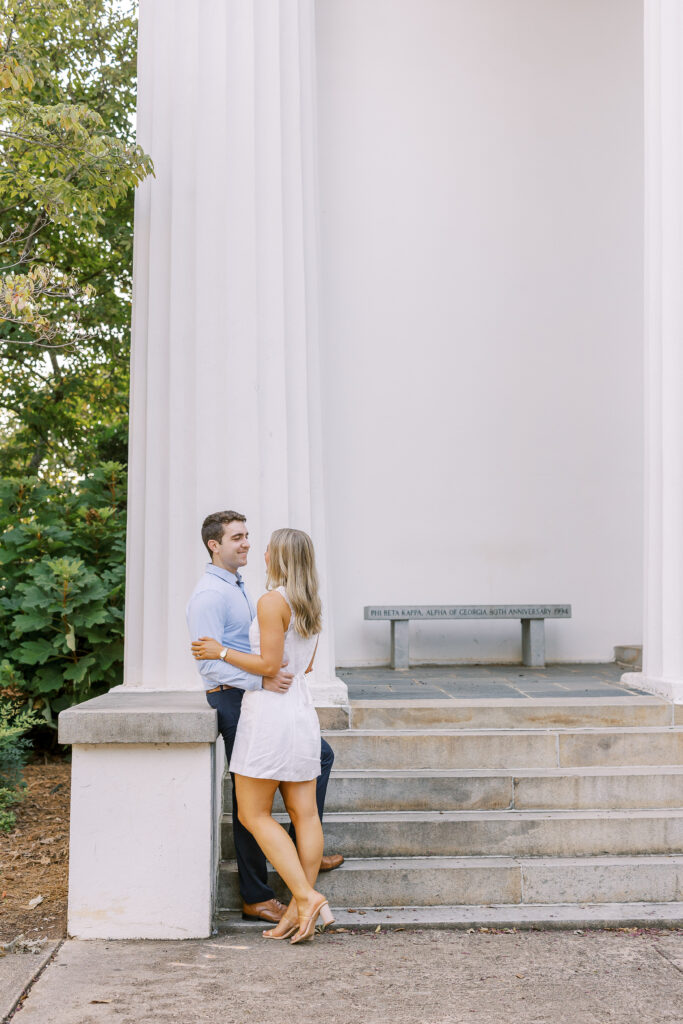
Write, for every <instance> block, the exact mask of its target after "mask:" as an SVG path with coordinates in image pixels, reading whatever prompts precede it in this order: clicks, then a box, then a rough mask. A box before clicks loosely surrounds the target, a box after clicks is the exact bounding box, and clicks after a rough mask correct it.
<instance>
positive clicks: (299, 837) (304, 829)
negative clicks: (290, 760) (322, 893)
mask: <svg viewBox="0 0 683 1024" xmlns="http://www.w3.org/2000/svg"><path fill="white" fill-rule="evenodd" d="M315 787H316V780H315V779H313V780H312V781H311V782H281V783H280V792H281V793H282V799H283V800H284V802H285V807H286V808H287V813H288V814H289V817H290V818H291V820H292V823H293V824H294V828H295V829H296V850H297V853H298V855H299V860H300V862H301V866H302V868H303V869H304V873H305V875H306V878H307V879H308V881H309V882H310V884H311V885H312V886H315V882H316V879H317V877H318V872H319V870H320V860H321V858H322V855H323V830H322V825H321V824H320V817H319V815H318V808H317V805H316V799H315ZM299 829H301V831H299ZM296 919H297V903H296V900H295V899H294V898H293V897H292V900H291V901H290V903H289V906H288V907H287V909H286V911H285V913H284V915H283V917H282V921H281V922H280V924H279V925H277V926H276V927H275V928H272V929H271V930H270V932H269V933H268V934H269V935H270V936H271V937H273V938H280V936H281V935H283V934H285V933H287V932H288V930H289V927H290V922H293V921H295V920H296Z"/></svg>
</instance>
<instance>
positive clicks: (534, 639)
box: [522, 619, 545, 668]
mask: <svg viewBox="0 0 683 1024" xmlns="http://www.w3.org/2000/svg"><path fill="white" fill-rule="evenodd" d="M522 661H523V662H524V664H525V665H529V666H533V667H534V668H545V619H522Z"/></svg>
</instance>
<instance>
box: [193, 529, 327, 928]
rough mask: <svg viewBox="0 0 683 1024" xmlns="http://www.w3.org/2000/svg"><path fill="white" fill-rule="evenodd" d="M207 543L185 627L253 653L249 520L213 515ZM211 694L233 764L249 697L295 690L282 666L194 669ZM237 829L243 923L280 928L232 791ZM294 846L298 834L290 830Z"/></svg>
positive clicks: (321, 791)
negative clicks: (259, 671) (245, 578)
mask: <svg viewBox="0 0 683 1024" xmlns="http://www.w3.org/2000/svg"><path fill="white" fill-rule="evenodd" d="M202 541H203V542H204V545H205V547H206V550H207V551H208V553H209V557H210V559H211V561H210V563H209V564H208V565H207V567H206V571H205V573H204V575H203V576H202V578H201V579H200V581H199V583H198V584H197V586H196V587H195V588H194V591H193V592H192V596H191V597H190V601H189V604H188V606H187V624H188V628H189V630H190V638H191V639H192V640H198V639H199V638H200V637H202V636H211V637H214V638H215V639H216V640H219V641H220V642H221V643H222V644H223V646H224V647H226V648H227V647H231V648H233V650H236V651H244V652H246V653H249V651H250V650H251V647H250V645H249V626H250V625H251V622H252V619H253V618H254V617H255V615H256V608H255V607H254V605H253V603H252V601H251V598H250V597H249V595H248V594H247V591H246V589H245V586H244V583H243V582H242V577H241V576H240V572H239V570H240V569H241V568H243V567H244V566H245V565H246V564H247V556H248V554H249V547H250V544H249V532H248V530H247V521H246V518H245V516H243V515H241V514H240V513H239V512H231V511H230V512H215V513H213V515H210V516H207V517H206V519H205V520H204V522H203V524H202ZM197 666H198V668H199V672H200V674H201V676H202V680H203V682H204V686H205V689H206V695H207V700H208V702H209V704H210V705H211V707H212V708H215V709H216V712H217V714H218V729H219V731H220V733H221V735H222V737H223V740H224V742H225V755H226V757H227V759H228V763H230V758H231V756H232V748H233V744H234V742H235V733H236V731H237V723H238V722H239V717H240V708H241V704H242V697H243V696H244V691H245V690H254V689H257V688H260V687H261V686H263V688H264V689H266V690H272V691H273V692H274V693H286V692H287V690H288V689H289V687H290V686H291V684H292V678H293V676H292V674H291V672H287V671H286V669H285V667H284V666H283V667H282V668H281V669H280V671H279V672H278V674H277V675H276V676H273V677H272V678H263V679H261V678H259V677H257V676H252V675H248V674H247V673H246V672H242V671H241V670H240V669H238V668H234V667H233V666H232V665H228V664H227V663H226V662H225V661H221V660H217V661H199V662H197ZM333 761H334V754H333V752H332V748H331V747H330V745H329V743H327V742H326V741H325V740H323V741H322V748H321V755H320V767H321V774H320V776H319V777H318V782H317V788H316V800H317V804H318V814H319V815H320V820H321V821H322V817H323V808H324V805H325V793H326V791H327V783H328V782H329V778H330V771H331V769H332V762H333ZM232 826H233V836H234V841H235V856H236V858H237V870H238V874H239V885H240V893H241V896H242V917H243V918H245V919H246V920H258V919H260V920H263V921H269V922H272V923H277V922H278V921H279V920H280V918H281V917H282V915H283V913H284V911H285V907H284V905H283V904H282V903H280V901H279V900H277V899H276V898H275V893H274V892H273V890H272V889H271V887H270V886H269V885H268V874H267V866H266V858H265V856H264V855H263V853H262V851H261V849H260V847H259V846H258V844H257V842H256V840H255V839H254V837H253V836H252V834H251V832H248V831H247V830H246V828H245V827H244V825H242V823H241V822H240V820H239V818H238V815H237V801H236V798H235V786H234V779H233V787H232ZM290 834H291V835H292V838H294V829H293V827H292V826H290ZM343 860H344V858H343V857H342V856H341V854H335V855H332V856H327V857H323V859H322V863H321V865H320V870H321V871H330V870H331V869H332V868H336V867H338V866H339V865H340V864H341V863H342V861H343Z"/></svg>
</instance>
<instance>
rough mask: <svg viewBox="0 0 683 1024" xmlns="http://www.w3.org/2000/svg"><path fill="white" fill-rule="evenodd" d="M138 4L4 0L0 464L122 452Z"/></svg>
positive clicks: (137, 166)
mask: <svg viewBox="0 0 683 1024" xmlns="http://www.w3.org/2000/svg"><path fill="white" fill-rule="evenodd" d="M136 32H137V21H136V16H135V4H134V3H132V2H128V3H125V2H121V0H0V260H1V261H2V266H1V268H0V331H1V334H0V426H2V428H3V432H4V440H3V442H2V443H1V444H0V473H2V474H3V475H6V476H7V475H11V476H21V475H22V474H27V475H29V476H35V475H40V476H44V477H46V478H49V479H51V480H53V481H57V480H64V479H74V478H76V477H78V476H82V475H83V474H84V473H86V472H88V470H90V469H91V468H92V467H93V466H94V465H95V464H97V462H98V461H99V460H101V459H105V460H107V459H109V460H111V459H116V460H118V461H120V462H123V461H125V458H126V454H125V449H126V440H127V438H126V425H127V424H126V411H127V393H128V356H129V323H130V293H131V277H132V219H133V193H134V187H135V186H136V185H137V184H138V183H139V182H140V181H142V180H143V179H144V177H145V176H146V175H148V174H149V173H150V172H151V161H150V158H149V157H148V156H147V155H146V154H144V153H143V152H142V151H141V150H140V148H139V147H137V146H136V145H135V142H134V138H133V135H134V112H135V86H136V79H135V61H136Z"/></svg>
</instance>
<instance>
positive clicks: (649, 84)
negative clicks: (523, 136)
mask: <svg viewBox="0 0 683 1024" xmlns="http://www.w3.org/2000/svg"><path fill="white" fill-rule="evenodd" d="M645 247H646V248H645V415H646V424H645V453H646V454H645V459H646V467H645V470H646V473H645V494H646V517H645V628H644V637H643V671H642V673H628V674H627V675H626V676H624V679H625V680H627V681H628V682H632V683H635V684H637V685H640V686H642V687H643V688H645V689H647V690H650V691H652V692H654V693H659V694H662V695H663V696H666V697H669V698H673V699H674V700H677V701H683V5H681V3H680V0H645Z"/></svg>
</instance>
